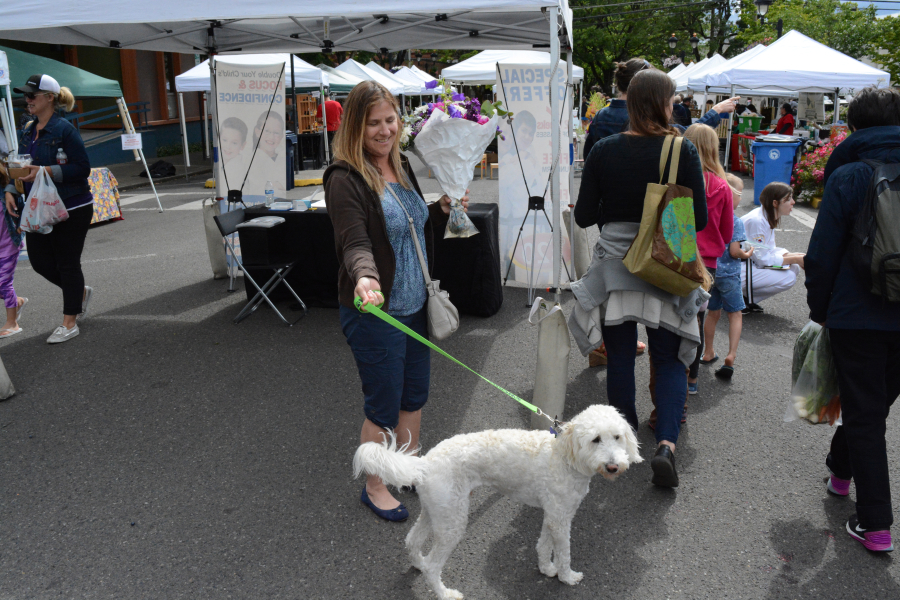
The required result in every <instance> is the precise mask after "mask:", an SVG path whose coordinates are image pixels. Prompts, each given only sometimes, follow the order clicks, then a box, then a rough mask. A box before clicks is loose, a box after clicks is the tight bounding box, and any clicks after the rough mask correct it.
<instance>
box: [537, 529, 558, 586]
mask: <svg viewBox="0 0 900 600" xmlns="http://www.w3.org/2000/svg"><path fill="white" fill-rule="evenodd" d="M537 555H538V569H539V570H540V571H541V573H543V574H544V575H546V576H547V577H556V565H554V564H553V538H552V537H551V536H550V529H549V527H548V526H547V520H546V519H545V520H544V525H543V526H542V527H541V537H539V538H538V543H537Z"/></svg>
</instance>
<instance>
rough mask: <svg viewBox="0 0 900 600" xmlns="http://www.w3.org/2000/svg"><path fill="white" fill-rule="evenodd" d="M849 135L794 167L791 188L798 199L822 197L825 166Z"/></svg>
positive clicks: (830, 142) (812, 152)
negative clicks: (836, 148) (837, 147)
mask: <svg viewBox="0 0 900 600" xmlns="http://www.w3.org/2000/svg"><path fill="white" fill-rule="evenodd" d="M846 137H847V135H846V134H845V133H841V134H839V135H837V136H836V137H835V138H834V139H832V140H829V141H828V142H826V143H825V144H824V145H823V146H821V147H820V148H817V149H816V150H813V151H811V152H808V153H807V154H805V155H804V156H803V157H802V158H801V159H800V161H799V162H797V164H796V165H795V166H794V172H793V175H792V176H791V186H792V187H793V188H794V194H795V195H796V196H797V197H798V198H803V199H807V200H808V199H810V198H813V197H816V196H821V195H822V194H823V193H824V189H825V165H826V164H827V163H828V159H829V158H831V153H832V152H833V151H834V149H835V147H836V146H837V145H838V144H840V143H841V142H843V141H844V139H846Z"/></svg>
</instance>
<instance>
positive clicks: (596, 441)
mask: <svg viewBox="0 0 900 600" xmlns="http://www.w3.org/2000/svg"><path fill="white" fill-rule="evenodd" d="M594 443H595V444H599V443H600V436H599V435H598V436H597V437H595V438H594Z"/></svg>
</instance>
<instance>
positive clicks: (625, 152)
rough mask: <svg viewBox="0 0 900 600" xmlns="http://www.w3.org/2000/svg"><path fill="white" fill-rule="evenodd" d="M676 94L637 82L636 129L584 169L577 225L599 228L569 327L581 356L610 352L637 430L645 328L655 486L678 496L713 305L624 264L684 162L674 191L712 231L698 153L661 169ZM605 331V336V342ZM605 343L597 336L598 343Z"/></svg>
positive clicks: (597, 151) (642, 75) (659, 82)
mask: <svg viewBox="0 0 900 600" xmlns="http://www.w3.org/2000/svg"><path fill="white" fill-rule="evenodd" d="M674 94H675V84H674V82H673V81H672V80H671V79H670V78H669V76H668V75H666V74H665V73H663V72H662V71H659V70H656V69H646V70H643V71H640V72H638V73H637V74H636V75H635V76H634V77H633V78H632V80H631V83H630V85H629V87H628V117H629V128H628V131H626V132H625V133H620V134H616V135H612V136H609V137H607V138H605V139H603V140H601V141H600V142H598V143H597V144H596V145H595V146H594V148H593V150H592V151H591V153H590V155H589V156H588V159H587V160H586V161H585V166H584V173H583V175H582V181H581V189H580V191H579V194H578V203H577V204H576V205H575V221H576V223H578V225H579V226H580V227H583V228H587V227H590V226H592V225H597V226H599V227H600V239H599V241H598V242H597V245H596V247H595V249H594V257H593V262H592V263H591V267H590V269H589V270H588V273H587V275H585V277H584V278H583V279H581V280H580V281H578V282H576V283H575V284H573V286H572V291H573V293H574V294H575V297H576V298H577V299H578V302H576V303H575V308H574V311H573V313H572V316H571V318H570V319H569V325H570V329H571V331H572V333H573V335H574V336H575V339H576V341H577V342H578V344H579V347H580V349H581V351H582V353H583V354H587V353H588V352H589V351H590V350H592V349H593V348H595V347H596V346H599V345H600V342H601V341H603V342H605V343H606V350H607V353H608V355H609V367H608V371H607V376H606V390H607V395H608V398H609V403H610V405H612V406H614V407H615V408H617V409H618V410H619V411H620V412H621V413H622V414H623V415H624V416H625V418H626V420H627V421H628V422H629V424H630V425H631V426H632V427H633V428H635V429H637V427H638V418H637V412H636V411H635V404H634V402H635V384H634V362H635V352H634V348H635V344H636V343H637V324H638V323H642V324H643V325H645V326H646V328H647V338H648V341H649V342H650V357H651V360H652V361H653V365H654V368H655V371H656V394H655V395H656V403H657V413H658V416H657V422H656V428H655V430H654V433H655V435H656V440H657V443H658V446H657V450H656V455H655V456H654V457H653V460H652V461H651V463H650V466H651V468H652V469H653V479H652V482H653V483H654V484H655V485H659V486H663V487H676V486H677V485H678V475H677V473H676V471H675V443H676V442H677V441H678V434H679V432H680V429H681V416H682V413H683V411H684V404H685V390H686V389H687V374H686V372H685V368H686V367H688V366H689V365H690V364H691V362H692V361H693V360H694V357H695V354H696V349H697V347H698V346H699V345H700V328H699V325H698V323H697V308H698V307H699V306H700V305H701V304H703V301H704V300H705V298H706V297H707V295H706V294H705V292H703V291H702V290H694V291H693V292H692V293H691V294H690V295H689V296H687V297H679V296H675V295H673V294H670V293H668V292H665V291H663V290H662V289H660V288H658V287H656V286H655V285H653V284H651V283H648V282H646V281H644V280H642V279H639V278H638V277H637V276H635V275H633V274H632V273H631V272H630V271H628V269H626V268H625V265H624V263H623V261H622V259H623V258H624V256H625V254H626V252H627V251H628V248H629V247H630V245H631V243H632V241H633V240H634V239H635V236H636V235H637V233H638V231H639V228H640V222H641V216H642V213H643V206H644V197H645V194H646V192H647V184H648V183H651V182H652V183H657V182H659V181H660V169H661V168H662V169H663V173H662V180H663V181H667V180H668V177H669V168H670V167H671V165H673V164H675V161H676V159H677V164H678V167H677V171H676V183H677V184H678V185H681V186H684V187H687V188H690V189H691V191H692V196H693V212H694V220H695V226H696V230H697V231H701V230H702V229H703V228H704V227H706V222H707V214H706V193H705V188H704V180H703V170H702V168H701V163H700V157H699V155H698V153H697V149H696V148H695V147H694V145H693V144H692V143H691V142H690V141H689V140H676V142H681V144H680V145H681V150H680V152H679V154H677V155H673V156H670V157H668V159H665V160H664V162H662V165H661V157H662V156H664V155H663V148H664V142H665V141H666V140H667V139H671V137H670V136H675V137H677V136H678V135H679V134H678V131H677V130H676V129H674V128H673V127H672V126H670V125H669V123H670V121H671V118H672V96H673V95H674ZM598 329H599V332H598ZM598 333H599V335H598Z"/></svg>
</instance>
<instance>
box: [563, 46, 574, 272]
mask: <svg viewBox="0 0 900 600" xmlns="http://www.w3.org/2000/svg"><path fill="white" fill-rule="evenodd" d="M572 69H573V64H572V51H571V50H570V51H569V52H566V71H567V78H566V82H567V85H566V94H567V99H566V102H565V107H563V110H564V111H565V114H566V123H567V125H566V128H565V131H566V132H567V141H568V144H566V148H568V149H569V156H567V157H566V159H567V160H566V164H568V165H569V172H568V175H569V197H568V198H566V204H567V205H568V207H569V210H570V211H571V214H572V219H573V220H572V225H574V224H575V221H574V215H575V203H574V202H572V190H574V189H575V169H574V168H573V165H574V162H573V161H574V159H575V130H574V117H573V116H572V115H573V111H574V106H573V105H574V103H575V85H574V83H573V76H572ZM569 255H570V256H571V257H572V260H571V262H572V265H573V271H574V265H575V260H574V257H575V227H569ZM576 277H577V275H576ZM569 283H571V278H570V281H569Z"/></svg>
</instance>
